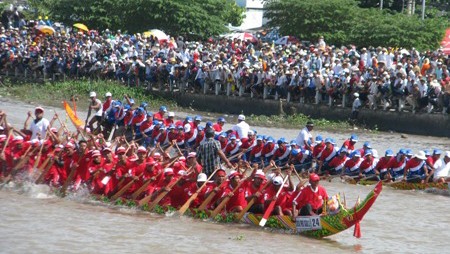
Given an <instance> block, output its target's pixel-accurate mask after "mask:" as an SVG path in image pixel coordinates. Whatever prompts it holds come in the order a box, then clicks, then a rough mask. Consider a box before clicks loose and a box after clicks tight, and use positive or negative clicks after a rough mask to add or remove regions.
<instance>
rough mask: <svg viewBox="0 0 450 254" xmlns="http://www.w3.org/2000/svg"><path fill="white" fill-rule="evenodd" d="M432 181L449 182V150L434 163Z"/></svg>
mask: <svg viewBox="0 0 450 254" xmlns="http://www.w3.org/2000/svg"><path fill="white" fill-rule="evenodd" d="M434 168H435V171H434V175H433V181H434V182H436V183H445V182H449V181H450V178H449V177H448V173H449V171H450V151H446V152H445V156H444V158H442V159H439V160H438V161H436V163H434Z"/></svg>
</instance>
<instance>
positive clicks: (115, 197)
mask: <svg viewBox="0 0 450 254" xmlns="http://www.w3.org/2000/svg"><path fill="white" fill-rule="evenodd" d="M143 174H144V173H142V174H140V175H139V176H138V177H137V178H136V177H133V179H131V181H130V182H129V183H127V184H125V186H123V187H122V189H120V190H119V191H118V192H117V193H116V194H114V195H113V196H112V197H111V201H114V200H116V199H118V198H120V197H121V196H122V195H123V194H124V193H125V192H126V191H127V190H128V189H130V188H131V186H132V185H133V184H134V182H136V181H137V180H138V179H139V178H141V177H142V175H143Z"/></svg>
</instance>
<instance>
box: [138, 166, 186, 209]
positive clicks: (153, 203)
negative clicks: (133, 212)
mask: <svg viewBox="0 0 450 254" xmlns="http://www.w3.org/2000/svg"><path fill="white" fill-rule="evenodd" d="M189 173H190V172H189ZM181 178H183V177H182V176H180V177H179V178H178V179H176V180H175V181H173V182H172V183H169V185H167V188H168V189H171V188H172V187H173V186H175V184H177V183H178V182H179V181H180V180H181ZM169 192H170V190H169V191H167V190H165V189H164V190H163V191H162V192H161V193H159V194H158V196H156V198H155V200H153V202H152V203H150V205H149V206H148V210H149V211H151V210H153V208H155V207H156V205H158V203H159V201H161V200H162V199H163V198H164V197H165V196H166V195H167V194H169ZM142 205H145V203H142V204H141V201H139V206H142Z"/></svg>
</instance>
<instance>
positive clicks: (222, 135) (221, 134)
mask: <svg viewBox="0 0 450 254" xmlns="http://www.w3.org/2000/svg"><path fill="white" fill-rule="evenodd" d="M220 136H221V137H224V138H226V137H227V136H228V135H227V133H226V132H222V133H220Z"/></svg>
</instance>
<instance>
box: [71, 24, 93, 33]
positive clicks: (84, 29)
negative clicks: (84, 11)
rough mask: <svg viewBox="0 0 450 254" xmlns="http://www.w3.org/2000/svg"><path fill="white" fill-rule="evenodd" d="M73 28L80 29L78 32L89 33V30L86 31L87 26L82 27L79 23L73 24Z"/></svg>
mask: <svg viewBox="0 0 450 254" xmlns="http://www.w3.org/2000/svg"><path fill="white" fill-rule="evenodd" d="M73 26H74V27H76V28H78V29H80V30H83V31H86V32H89V29H88V28H87V26H86V25H84V24H81V23H75V24H73Z"/></svg>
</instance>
